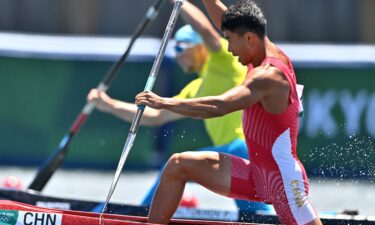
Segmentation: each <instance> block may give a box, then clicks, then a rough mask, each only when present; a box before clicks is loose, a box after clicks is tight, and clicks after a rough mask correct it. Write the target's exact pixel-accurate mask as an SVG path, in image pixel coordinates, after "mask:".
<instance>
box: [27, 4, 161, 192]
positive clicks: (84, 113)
mask: <svg viewBox="0 0 375 225" xmlns="http://www.w3.org/2000/svg"><path fill="white" fill-rule="evenodd" d="M163 2H164V0H157V2H156V3H155V5H153V6H151V7H150V8H149V9H148V11H147V13H146V15H145V17H144V18H143V20H142V21H141V22H140V23H139V25H138V26H137V28H136V30H135V31H134V33H133V35H132V38H131V39H130V42H129V45H128V47H127V49H126V51H125V52H124V53H123V54H122V56H121V57H120V58H119V59H118V60H117V61H116V63H115V64H113V65H112V67H111V68H110V69H109V70H108V72H107V73H106V75H105V76H104V78H103V80H102V81H101V82H100V83H99V85H98V86H97V89H98V90H100V91H104V92H106V91H107V90H108V88H109V86H110V84H111V82H112V81H113V79H114V78H115V77H116V76H117V72H118V71H119V69H120V68H121V67H122V65H123V64H124V62H125V60H126V58H127V57H128V55H129V54H130V50H131V49H132V47H133V45H134V43H135V41H136V39H137V38H138V37H139V36H140V35H141V34H142V33H143V32H144V30H145V29H146V28H147V26H148V25H149V24H150V22H151V21H152V20H154V19H155V18H156V16H157V14H158V12H159V9H160V7H161V5H162V3H163ZM94 108H95V103H93V102H87V103H86V105H85V106H84V107H83V109H82V110H81V112H80V114H79V115H78V117H77V118H76V120H75V121H74V123H73V125H72V126H71V128H70V130H69V132H68V133H67V134H66V135H65V136H64V137H63V139H62V140H61V141H60V143H59V145H58V147H57V148H56V149H55V150H54V152H53V153H52V154H51V155H50V156H49V157H48V159H47V160H46V161H45V162H44V163H43V165H42V166H41V167H40V169H39V171H38V173H37V175H36V176H35V178H34V180H33V181H32V182H31V184H30V185H29V187H28V188H29V189H32V190H36V191H42V190H43V188H44V187H45V185H46V184H47V182H48V181H49V179H50V178H51V176H52V175H53V173H54V172H55V171H56V170H57V168H58V167H59V166H60V165H61V164H62V162H63V161H64V159H65V156H66V155H67V153H68V149H69V145H70V143H71V141H72V140H73V137H74V136H75V135H76V134H77V132H78V131H79V129H80V128H81V127H82V126H83V124H84V123H85V121H86V120H87V118H88V117H89V115H90V114H91V112H92V111H93V110H94Z"/></svg>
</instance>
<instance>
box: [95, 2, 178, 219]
mask: <svg viewBox="0 0 375 225" xmlns="http://www.w3.org/2000/svg"><path fill="white" fill-rule="evenodd" d="M183 2H184V0H176V1H175V4H174V7H173V10H172V14H171V16H170V18H169V21H168V24H167V27H166V29H165V32H164V36H163V39H162V41H161V46H160V49H159V52H158V54H157V55H156V58H155V60H154V64H153V65H152V68H151V72H150V75H149V76H148V79H147V83H146V86H145V89H144V91H151V90H152V88H153V87H154V83H155V80H156V77H157V75H158V71H159V68H160V64H161V61H162V59H163V57H164V53H165V49H166V47H167V44H168V41H169V39H170V37H171V34H172V31H173V28H174V26H175V24H176V20H177V17H178V14H179V12H180V8H181V6H182V4H183ZM144 110H145V106H143V105H141V106H138V110H137V113H136V114H135V115H134V118H133V121H132V124H131V126H130V130H129V134H128V137H127V139H126V142H125V145H124V148H123V150H122V154H121V157H120V160H119V163H118V166H117V169H116V173H115V176H114V178H113V181H112V184H111V187H110V189H109V192H108V195H107V199H106V201H105V204H104V207H103V210H102V213H101V214H103V213H104V212H105V210H106V208H107V204H108V202H109V200H110V199H111V197H112V194H113V192H114V190H115V188H116V185H117V182H118V180H119V178H120V173H121V171H122V169H123V167H124V164H125V161H126V158H127V156H128V154H129V152H130V149H131V147H132V145H133V142H134V139H135V136H136V134H137V130H138V127H139V122H140V120H141V118H142V115H143V111H144Z"/></svg>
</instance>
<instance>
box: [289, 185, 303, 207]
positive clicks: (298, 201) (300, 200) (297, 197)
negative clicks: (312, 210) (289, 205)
mask: <svg viewBox="0 0 375 225" xmlns="http://www.w3.org/2000/svg"><path fill="white" fill-rule="evenodd" d="M290 188H291V189H292V191H293V195H294V201H295V202H296V204H297V206H298V208H301V207H302V206H303V205H304V204H303V203H304V202H303V198H302V193H301V189H300V188H299V181H298V180H293V181H291V182H290Z"/></svg>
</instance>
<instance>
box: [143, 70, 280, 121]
mask: <svg viewBox="0 0 375 225" xmlns="http://www.w3.org/2000/svg"><path fill="white" fill-rule="evenodd" d="M249 73H250V74H249V75H248V76H247V77H251V78H249V79H246V80H245V81H244V83H242V84H241V85H238V86H236V87H234V88H232V89H230V90H228V91H227V92H225V93H224V94H222V95H218V96H208V97H202V98H193V99H183V100H180V99H172V98H162V97H159V96H157V95H156V94H154V93H152V92H142V93H140V94H138V95H137V96H136V104H137V105H146V106H149V107H152V108H156V109H168V110H170V111H172V112H175V113H178V114H182V115H184V116H188V117H192V118H200V119H206V118H212V117H219V116H223V115H226V114H228V113H231V112H234V111H237V110H242V109H245V108H248V107H251V106H252V105H254V104H255V103H257V102H259V101H261V100H262V99H265V98H267V97H268V96H269V95H270V94H271V93H272V89H273V88H274V87H275V85H278V84H277V83H278V81H277V80H275V79H274V78H273V76H272V75H271V76H270V74H268V72H267V70H264V69H254V70H251V71H250V72H249Z"/></svg>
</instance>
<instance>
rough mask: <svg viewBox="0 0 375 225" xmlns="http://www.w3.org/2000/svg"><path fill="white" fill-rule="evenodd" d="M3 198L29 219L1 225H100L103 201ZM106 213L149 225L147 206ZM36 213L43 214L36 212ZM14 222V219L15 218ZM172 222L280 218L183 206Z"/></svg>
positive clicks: (109, 218) (351, 220) (327, 219)
mask: <svg viewBox="0 0 375 225" xmlns="http://www.w3.org/2000/svg"><path fill="white" fill-rule="evenodd" d="M0 199H2V200H0V203H1V204H0V211H1V210H5V211H6V210H8V211H9V210H10V211H12V212H10V213H11V214H12V215H16V214H17V213H18V214H17V215H19V217H20V220H22V219H23V220H25V219H28V220H25V221H26V224H25V223H18V224H17V223H0V224H1V225H3V224H4V225H13V224H17V225H22V224H25V225H52V224H53V225H55V224H54V223H51V222H52V221H55V218H56V220H57V219H58V218H60V217H61V218H66V219H65V220H67V221H70V222H71V221H73V220H82V221H81V222H80V223H75V222H71V223H56V224H64V225H65V224H69V225H75V224H77V225H78V224H80V225H86V224H90V225H92V224H99V217H98V215H99V214H98V212H101V210H102V208H103V203H102V202H95V201H83V200H77V199H68V198H58V197H52V196H47V195H43V194H41V193H39V192H35V191H30V190H15V189H0ZM26 209H27V210H26ZM29 211H30V213H31V214H27V217H25V216H26V214H25V212H29ZM107 212H109V214H105V216H104V218H105V221H106V222H105V224H106V225H122V224H147V223H146V218H145V216H147V213H148V208H147V207H143V206H135V205H126V204H116V203H110V204H109V205H108V210H107ZM33 213H34V214H33ZM35 213H39V214H40V213H42V214H40V215H39V214H38V215H37V214H35ZM49 213H52V214H53V215H55V214H56V217H53V216H49ZM353 214H355V213H353ZM2 215H3V214H1V216H0V218H2ZM43 215H44V216H43ZM57 215H60V216H57ZM22 216H23V217H22ZM21 217H22V218H21ZM33 218H34V219H35V218H45V219H46V221H47V222H46V223H35V222H32V221H31V220H32V219H33ZM321 218H322V221H323V224H325V225H341V224H342V225H344V224H345V225H348V224H350V225H368V224H374V225H375V216H360V215H350V214H337V215H335V214H332V215H324V216H321ZM47 219H48V220H47ZM17 220H18V219H17ZM0 221H1V220H0ZM12 221H14V219H13V220H12ZM85 221H87V222H85ZM21 222H22V221H21ZM48 222H49V223H48ZM172 224H202V225H203V224H206V225H208V224H218V225H221V224H223V225H224V224H278V220H277V217H276V216H275V215H267V214H262V213H261V212H260V213H254V212H246V211H238V210H234V211H226V210H209V209H199V208H198V209H197V208H182V207H181V208H179V209H178V210H177V212H176V214H175V215H174V216H173V223H172Z"/></svg>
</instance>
